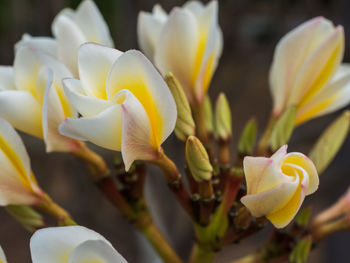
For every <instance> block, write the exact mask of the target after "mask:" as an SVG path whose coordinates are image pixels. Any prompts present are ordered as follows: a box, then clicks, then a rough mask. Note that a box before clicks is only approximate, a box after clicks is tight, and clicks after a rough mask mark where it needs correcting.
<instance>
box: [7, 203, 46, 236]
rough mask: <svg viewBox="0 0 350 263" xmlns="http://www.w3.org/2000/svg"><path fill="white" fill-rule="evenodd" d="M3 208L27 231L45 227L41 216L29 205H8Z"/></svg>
mask: <svg viewBox="0 0 350 263" xmlns="http://www.w3.org/2000/svg"><path fill="white" fill-rule="evenodd" d="M5 208H6V211H7V212H8V213H9V214H10V215H11V216H12V217H13V218H14V219H15V220H16V221H18V222H19V223H20V224H21V225H22V226H23V227H24V228H25V229H26V230H28V231H29V232H34V231H35V230H37V229H39V228H43V227H45V221H44V219H43V218H42V216H41V215H40V214H39V213H37V212H36V211H35V210H34V209H33V208H31V207H30V206H26V205H8V206H6V207H5Z"/></svg>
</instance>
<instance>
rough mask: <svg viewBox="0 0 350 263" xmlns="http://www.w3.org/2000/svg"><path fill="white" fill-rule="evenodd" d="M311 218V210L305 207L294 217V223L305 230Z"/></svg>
mask: <svg viewBox="0 0 350 263" xmlns="http://www.w3.org/2000/svg"><path fill="white" fill-rule="evenodd" d="M310 218H311V208H310V207H306V208H303V209H302V210H300V212H299V213H298V214H297V216H296V217H295V223H296V224H297V225H298V226H299V227H302V228H306V227H307V226H308V224H309V221H310Z"/></svg>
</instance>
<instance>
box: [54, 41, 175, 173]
mask: <svg viewBox="0 0 350 263" xmlns="http://www.w3.org/2000/svg"><path fill="white" fill-rule="evenodd" d="M78 63H79V76H80V80H77V79H73V78H70V79H64V80H63V84H64V87H65V92H66V95H67V97H68V99H69V100H70V102H71V103H72V104H73V106H74V107H75V108H76V110H77V111H78V112H79V113H80V114H81V116H82V117H81V118H67V119H66V120H65V121H64V122H63V123H62V124H61V126H60V132H61V133H62V134H63V135H66V136H70V137H72V138H75V139H79V140H88V141H91V142H93V143H95V144H97V145H99V146H102V147H104V148H107V149H112V150H116V151H121V152H122V156H123V160H124V163H125V167H126V170H128V169H129V167H130V165H131V164H132V162H133V161H134V160H154V159H156V158H157V156H158V153H159V151H160V145H161V144H162V142H163V141H164V140H165V139H166V138H167V137H168V136H169V135H170V133H171V132H172V131H173V130H174V127H175V123H176V118H177V113H176V105H175V102H174V98H173V97H172V95H171V93H170V91H169V88H168V87H167V85H166V83H165V82H164V80H163V78H162V77H161V75H160V74H159V73H158V72H157V70H156V69H155V68H154V67H153V65H152V64H151V62H150V61H149V60H148V59H147V58H146V57H145V56H144V55H143V54H142V53H141V52H139V51H136V50H130V51H127V52H125V53H123V52H120V51H118V50H116V49H112V48H108V47H104V46H101V45H96V44H91V43H88V44H84V45H82V46H81V47H80V49H79V56H78Z"/></svg>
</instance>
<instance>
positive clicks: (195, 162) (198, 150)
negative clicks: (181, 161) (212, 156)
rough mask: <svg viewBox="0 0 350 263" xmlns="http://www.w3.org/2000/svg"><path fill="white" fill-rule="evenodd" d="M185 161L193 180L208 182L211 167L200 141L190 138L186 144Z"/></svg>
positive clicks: (193, 137) (211, 170)
mask: <svg viewBox="0 0 350 263" xmlns="http://www.w3.org/2000/svg"><path fill="white" fill-rule="evenodd" d="M186 160H187V164H188V167H189V169H190V171H191V174H192V176H193V178H194V179H195V180H196V181H197V182H201V181H203V180H210V179H211V176H212V172H213V167H212V166H211V164H210V161H209V156H208V153H207V151H206V150H205V148H204V146H203V144H202V143H201V141H200V140H199V139H198V138H197V137H195V136H190V137H188V139H187V142H186Z"/></svg>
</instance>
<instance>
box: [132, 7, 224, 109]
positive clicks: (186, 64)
mask: <svg viewBox="0 0 350 263" xmlns="http://www.w3.org/2000/svg"><path fill="white" fill-rule="evenodd" d="M138 39H139V44H140V47H141V49H142V50H143V51H144V52H145V54H147V56H148V57H149V58H151V60H153V61H154V62H155V64H156V66H157V67H158V68H159V70H160V71H161V73H162V74H164V75H165V74H166V73H168V72H172V73H173V74H174V75H175V76H176V77H177V78H178V79H179V81H180V82H181V84H182V85H183V87H184V89H185V91H186V94H187V96H188V98H189V100H190V102H191V103H194V102H202V101H203V99H204V95H205V94H206V92H207V89H208V87H209V84H210V81H211V79H212V76H213V74H214V71H215V69H216V67H217V64H218V60H219V58H220V56H221V52H222V46H223V40H222V32H221V30H220V28H219V25H218V2H217V1H215V0H214V1H211V2H209V3H208V4H207V5H206V6H204V5H203V4H202V3H201V2H199V1H189V2H187V3H186V4H185V5H184V6H183V7H175V8H174V9H173V10H172V11H171V12H170V14H169V15H167V14H166V12H165V11H164V10H163V9H162V8H161V7H160V6H159V5H156V6H155V7H154V8H153V12H152V13H146V12H140V14H139V18H138Z"/></svg>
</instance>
